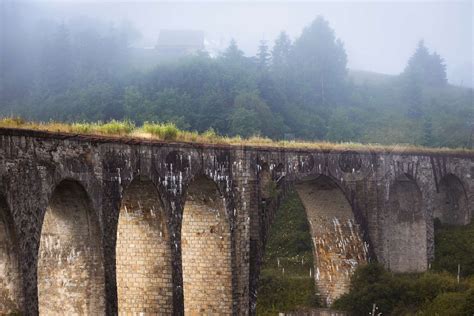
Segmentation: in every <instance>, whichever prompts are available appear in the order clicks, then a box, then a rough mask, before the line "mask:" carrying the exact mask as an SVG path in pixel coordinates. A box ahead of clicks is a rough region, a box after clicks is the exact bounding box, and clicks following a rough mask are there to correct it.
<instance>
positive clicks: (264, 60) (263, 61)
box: [257, 40, 270, 69]
mask: <svg viewBox="0 0 474 316" xmlns="http://www.w3.org/2000/svg"><path fill="white" fill-rule="evenodd" d="M257 62H258V66H259V67H260V69H267V67H268V64H269V63H270V52H269V51H268V45H267V42H266V41H264V40H261V41H260V45H259V46H258V53H257Z"/></svg>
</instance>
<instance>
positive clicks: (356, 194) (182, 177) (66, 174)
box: [0, 129, 474, 315]
mask: <svg viewBox="0 0 474 316" xmlns="http://www.w3.org/2000/svg"><path fill="white" fill-rule="evenodd" d="M265 163H267V165H268V167H269V168H268V170H269V172H270V174H271V179H272V181H273V182H275V183H277V188H278V190H280V188H281V189H282V192H284V189H285V188H287V187H289V186H291V185H292V184H293V183H295V182H296V181H300V180H305V179H307V178H308V177H313V178H315V177H317V176H319V175H325V176H328V177H330V178H331V179H333V180H334V182H335V183H337V186H338V187H339V188H340V189H341V190H342V192H344V196H345V197H347V200H348V201H349V203H350V205H351V207H352V210H353V214H354V220H355V222H357V223H358V224H359V225H360V230H361V232H362V235H363V240H364V241H366V242H367V243H368V244H369V246H368V247H369V253H370V256H371V259H372V260H378V261H379V262H381V263H383V264H384V265H385V266H386V267H390V264H391V263H393V262H394V260H396V258H397V257H399V256H398V255H396V254H395V255H393V254H394V252H393V249H395V250H396V249H398V248H400V249H406V250H407V251H405V252H403V253H402V252H401V251H400V256H401V255H407V256H408V258H414V257H418V259H413V260H415V261H414V263H415V266H417V267H421V269H423V268H424V267H425V268H426V267H427V263H428V262H430V260H432V259H433V257H434V230H433V220H434V218H435V206H436V203H435V200H436V198H435V197H436V195H437V194H439V192H441V190H442V188H441V185H440V184H441V183H440V182H441V181H442V179H443V178H444V177H445V176H446V175H448V174H452V175H454V176H456V177H457V178H458V179H459V181H460V182H461V184H462V186H463V188H464V190H465V192H466V194H465V195H466V199H467V207H466V208H464V211H463V212H465V213H464V214H467V217H468V218H467V222H468V221H470V220H471V219H472V215H473V213H474V160H473V156H472V154H469V153H464V154H460V155H458V154H454V153H434V154H430V155H426V154H420V153H402V152H398V153H384V152H374V153H370V152H364V153H355V152H339V151H334V152H326V151H322V150H296V149H283V148H280V149H273V148H272V149H264V148H252V147H239V148H237V147H228V146H220V145H198V144H183V143H175V144H174V143H161V142H156V141H146V140H137V139H119V138H106V137H89V136H77V135H68V134H54V133H45V132H35V131H23V130H14V129H0V191H1V192H2V193H3V194H4V195H5V200H6V201H8V205H9V206H11V208H10V209H9V210H10V211H11V221H10V222H11V227H12V229H11V231H14V232H15V233H16V237H17V238H16V241H17V243H16V244H17V247H16V249H17V251H16V254H17V257H18V263H19V271H21V278H19V279H20V281H19V282H21V285H20V286H19V288H20V290H21V291H20V292H21V294H20V295H19V297H21V298H23V301H21V299H20V304H19V305H20V309H21V312H22V313H23V314H25V315H38V306H39V305H40V306H46V307H48V308H58V309H63V308H64V309H67V308H66V307H67V306H69V303H70V302H71V300H70V299H71V297H72V295H76V296H77V297H79V298H80V299H79V300H77V302H84V301H87V300H89V301H90V302H91V303H90V304H89V306H99V307H98V308H101V307H100V306H101V305H104V304H105V313H106V314H107V315H116V314H117V313H118V311H119V300H118V296H119V294H118V292H119V291H120V290H119V289H118V287H117V281H118V275H117V271H118V270H117V269H120V268H119V267H117V261H116V259H117V237H118V236H119V234H118V230H119V222H120V221H121V219H120V213H121V211H120V206H121V203H122V201H123V196H124V194H126V193H127V192H126V190H127V187H128V186H129V184H130V182H132V180H133V179H136V178H137V176H138V175H141V176H144V177H146V178H149V179H150V181H151V182H153V184H154V186H155V187H156V188H158V190H159V192H160V194H161V196H160V197H161V200H162V202H163V208H164V211H165V213H166V214H167V215H166V216H167V221H168V225H167V227H168V229H169V232H168V236H169V238H170V246H171V247H170V252H171V265H172V267H171V271H172V272H171V279H172V284H173V286H172V292H173V293H172V302H173V304H172V306H173V314H176V315H182V314H183V313H184V311H185V304H184V301H186V300H187V298H186V296H187V295H186V287H187V285H185V284H184V283H183V276H184V279H185V280H186V276H187V275H188V277H189V275H190V274H187V273H188V272H190V270H189V271H183V269H186V267H187V266H188V264H187V263H186V260H187V259H186V258H187V255H186V247H187V244H186V243H185V241H186V231H187V229H186V225H187V223H186V220H187V219H186V213H187V212H186V211H183V210H184V208H185V207H186V205H192V203H188V202H189V200H188V201H187V202H185V200H186V199H187V195H186V188H188V186H189V185H190V183H191V182H192V179H196V178H198V177H199V176H202V175H206V176H208V177H209V178H210V179H212V181H213V182H214V183H216V184H217V186H218V187H219V193H220V195H219V196H223V199H222V200H221V201H222V204H223V205H224V204H225V206H226V207H225V209H226V210H227V212H228V214H227V217H226V218H227V226H225V227H226V229H227V228H228V229H229V230H228V236H230V237H229V241H228V243H223V244H222V243H221V245H222V247H221V248H219V249H227V250H226V251H225V253H226V255H224V256H221V252H218V251H206V252H205V253H204V255H203V256H199V260H204V259H201V257H202V258H206V256H210V255H211V256H213V261H212V262H211V264H212V265H211V266H212V267H218V269H214V270H216V271H220V272H221V275H224V274H226V280H225V282H219V284H226V285H225V286H224V287H223V288H220V289H219V291H221V292H219V293H221V294H219V295H222V296H217V295H216V296H214V298H213V302H212V303H213V304H214V305H208V306H210V307H209V308H210V309H218V308H221V307H222V308H223V309H225V313H233V314H236V315H245V314H247V313H249V314H252V313H254V311H255V301H256V295H258V293H257V292H256V287H257V285H258V274H259V262H260V261H259V258H258V257H259V256H261V255H262V254H263V253H264V249H263V248H264V242H263V241H264V238H265V236H266V230H267V229H268V227H267V226H269V225H270V223H269V222H271V220H269V219H271V218H272V212H273V210H274V209H275V208H276V206H277V204H278V201H279V199H280V197H281V196H280V195H278V194H277V195H278V196H277V198H272V197H270V199H269V200H270V201H269V202H270V203H269V204H267V203H266V202H265V207H262V205H263V203H261V202H262V197H264V194H265V192H263V194H261V192H260V189H261V185H260V184H263V183H265V181H266V180H265V177H262V178H263V180H262V181H259V177H260V174H259V171H260V170H263V169H262V167H263V166H264V164H265ZM402 174H407V175H409V176H410V178H411V179H412V181H413V182H414V183H416V186H417V187H418V189H419V193H420V196H421V201H422V202H421V211H420V212H421V214H422V215H423V218H424V221H425V224H420V225H414V226H413V225H412V224H413V223H411V222H406V223H408V224H409V227H410V231H414V232H417V234H418V235H419V237H420V239H419V241H420V243H406V240H407V239H406V238H405V237H406V235H404V232H405V230H404V229H400V230H399V231H397V230H395V231H393V230H391V229H392V228H393V227H394V226H393V224H397V223H398V221H399V220H398V219H397V218H395V215H393V214H398V213H397V212H398V211H397V210H395V209H397V208H398V207H400V206H397V203H396V202H393V201H394V198H393V196H394V195H395V193H394V192H395V191H394V190H393V188H394V183H395V180H396V179H397V178H398V177H399V176H400V175H402ZM65 179H68V180H69V181H74V182H75V183H77V184H80V185H79V186H80V187H82V188H83V191H82V192H83V194H82V195H81V194H76V193H77V191H76V193H74V194H65V195H63V197H61V198H55V194H53V191H54V188H56V187H57V186H58V184H60V183H61V182H62V181H64V180H65ZM266 179H268V177H267V178H266ZM191 187H192V185H191ZM66 191H67V190H66ZM79 191H80V190H79ZM141 191H142V190H141ZM141 191H140V192H141ZM189 192H192V190H191V191H189ZM67 196H69V198H66V197H67ZM71 196H75V198H70V197H71ZM80 196H85V198H84V199H82V198H79V197H80ZM208 196H212V193H211V194H210V195H208ZM55 199H56V200H57V201H59V202H61V203H57V204H58V205H63V204H64V205H63V206H61V207H59V206H58V207H53V208H51V207H48V205H49V206H51V205H54V200H55ZM87 200H90V201H89V202H90V203H83V202H79V201H87ZM216 200H217V199H216ZM223 200H225V201H223ZM395 200H397V199H395ZM62 201H64V203H63V202H62ZM213 201H214V199H213ZM66 202H67V203H66ZM392 202H393V203H392ZM204 204H205V203H204ZM399 204H400V203H399ZM391 205H394V206H391ZM51 209H54V210H58V211H57V212H51ZM60 209H61V211H59V210H60ZM222 209H224V207H222ZM80 210H82V211H80ZM76 211H77V212H76ZM417 212H418V211H417ZM45 213H46V215H45ZM49 213H51V214H49ZM202 213H203V212H201V213H200V214H202ZM58 214H62V215H64V214H67V216H62V215H61V216H59V215H58ZM77 214H90V215H91V216H89V215H88V216H83V215H80V216H77ZM219 214H220V213H219ZM51 215H54V216H52V219H49V218H50V217H51ZM392 215H393V216H392ZM183 216H184V217H183ZM391 216H392V217H391ZM397 216H398V215H397ZM71 218H72V219H73V220H70V219H71ZM85 218H88V219H89V220H90V221H88V222H87V221H85V220H84V219H85ZM191 218H200V219H204V217H202V216H197V217H194V216H192V217H190V219H191ZM220 218H222V216H221V217H220ZM43 219H44V222H45V226H44V227H47V226H48V225H47V223H48V222H57V223H55V224H53V225H50V226H51V227H56V230H54V229H46V230H44V231H43V232H42V227H43V226H42V225H43ZM212 220H213V221H215V222H213V223H214V224H212V225H211V224H209V223H211V217H210V216H209V217H206V219H205V220H204V222H206V221H209V223H208V224H209V226H208V227H210V226H215V227H220V225H221V224H220V223H221V222H220V219H219V220H218V219H216V217H215V215H214V216H213V218H212ZM183 221H184V222H183ZM86 222H87V223H88V225H89V230H88V231H89V233H87V234H86V233H85V231H86V229H85V227H87V225H85V224H84V223H86ZM402 222H403V221H402ZM403 223H405V222H403ZM416 223H417V222H416V221H415V224H416ZM330 224H331V223H330ZM410 225H412V226H410ZM400 227H402V226H400ZM182 228H184V229H183V230H182ZM3 230H5V229H3ZM181 232H183V234H184V235H183V236H181ZM208 232H209V233H208V234H207V235H206V238H200V239H198V238H195V240H200V241H202V242H204V240H206V242H207V240H215V241H216V243H215V244H214V245H219V243H218V242H217V239H216V238H214V239H213V238H211V236H216V235H217V234H216V233H215V232H214V233H212V234H211V233H210V230H208ZM0 234H2V233H1V232H0ZM226 234H227V233H226ZM394 234H395V235H396V234H399V236H395V237H396V238H399V239H400V240H397V239H396V238H395V239H394V238H392V237H394V236H393V235H394ZM423 234H425V237H423V236H422V235H423ZM47 235H50V236H51V237H50V238H49V239H54V240H60V245H59V243H57V242H46V240H48V238H47V237H45V236H47ZM165 235H166V234H165ZM92 236H95V237H92ZM97 236H98V237H97ZM191 236H192V235H191ZM196 236H197V234H195V235H194V237H196ZM203 236H204V235H203ZM402 236H404V237H403V238H402ZM53 237H54V238H53ZM223 237H224V238H223V240H226V238H225V234H224V236H223ZM63 238H65V239H64V242H63ZM417 238H418V237H417ZM219 240H220V238H219ZM417 240H418V239H417ZM84 241H87V243H86V242H84ZM181 241H183V245H181ZM191 241H192V240H191ZM81 242H82V244H81ZM119 242H120V240H119ZM86 244H87V246H86ZM423 244H424V248H425V250H424V251H423V250H422V251H421V252H420V251H418V250H419V248H418V247H419V245H423ZM96 245H99V246H98V247H99V248H101V249H102V250H100V251H99V250H97V251H96V250H95V249H96ZM90 247H92V248H91V249H88V248H90ZM213 247H214V246H213ZM215 247H217V246H215ZM193 248H194V247H193ZM3 249H4V248H3ZM72 249H75V250H74V251H75V252H74V253H72ZM119 249H120V248H119ZM198 249H199V247H198ZM215 249H218V247H217V248H215ZM38 250H39V251H38ZM76 250H81V251H77V252H76ZM71 253H72V255H71V256H69V258H76V259H77V260H76V259H75V260H73V261H70V262H71V263H74V264H72V266H74V267H76V263H79V265H82V268H81V271H86V273H85V274H84V275H80V276H75V273H76V272H74V271H77V270H74V269H72V268H71V269H66V267H67V265H65V264H64V262H67V260H64V258H66V259H67V257H68V255H67V254H71ZM88 253H89V254H90V253H93V254H94V255H93V256H89V255H87V254H88ZM391 254H392V255H391ZM101 255H102V257H101ZM118 255H119V257H120V253H118ZM2 257H3V258H4V257H5V256H2ZM58 258H60V259H61V264H59V262H60V261H59V260H58ZM88 258H97V260H95V259H94V260H92V261H90V260H89V259H88ZM222 258H227V259H222ZM182 259H185V260H182ZM100 260H103V265H102V266H103V272H102V273H100V274H101V275H103V279H101V280H100V282H96V280H99V278H98V277H97V278H96V277H95V276H94V273H93V272H92V271H94V270H96V271H99V270H100V269H101V268H100V266H101V265H97V266H95V264H94V262H98V261H100ZM410 260H412V259H410ZM417 260H420V262H425V264H424V267H423V263H420V264H419V263H418V261H417ZM45 262H48V263H47V264H46V265H45V264H44V263H45ZM89 262H90V264H89ZM220 262H226V264H225V265H221V264H220ZM209 263H210V261H209V262H206V263H205V264H204V266H205V267H203V269H207V267H208V266H209ZM3 266H5V265H3ZM225 266H230V267H229V268H224V267H225ZM400 266H401V267H402V269H406V268H407V267H411V264H410V266H406V265H404V264H401V265H400ZM94 267H96V268H94ZM63 268H65V269H63ZM42 269H51V271H52V272H51V274H50V273H49V272H48V273H45V272H43V271H42ZM199 269H201V268H199ZM199 269H195V270H199ZM58 271H59V272H58ZM226 271H231V272H226ZM53 272H54V273H57V275H59V277H58V278H56V277H55V278H54V280H55V281H54V282H58V283H59V282H62V283H61V284H68V285H71V287H69V288H67V289H68V290H67V291H65V293H63V294H61V293H55V292H54V291H51V292H50V291H49V290H48V287H49V288H51V287H52V286H51V283H48V282H50V281H51V280H49V281H48V277H47V276H48V275H55V274H53ZM183 272H184V274H183ZM213 273H215V271H213ZM12 275H13V274H12ZM162 275H166V273H164V274H161V273H160V277H161V276H162ZM229 275H230V276H229ZM214 276H215V275H214ZM0 277H2V276H1V274H0ZM4 279H5V278H4ZM86 279H87V280H86ZM229 279H230V280H231V281H229ZM56 280H59V281H56ZM46 281H48V282H46ZM185 282H186V281H185ZM48 284H49V285H48ZM82 284H86V286H82ZM100 284H102V287H103V290H99V287H101V285H100ZM227 284H229V285H227ZM54 287H56V285H55V286H54ZM86 287H87V291H86V289H85V288H86ZM183 288H184V297H183ZM209 288H211V287H209ZM216 288H217V287H216ZM45 289H46V290H47V291H46V292H44V290H45ZM84 291H86V294H84ZM45 293H46V294H47V295H49V296H50V297H52V298H54V299H53V300H51V303H49V304H51V305H47V303H48V302H45V300H44V299H43V295H44V294H45ZM73 293H74V294H73ZM61 295H62V296H63V297H62V296H61ZM192 297H193V296H191V298H192ZM195 297H198V296H195ZM222 297H223V299H222ZM57 298H60V299H61V300H62V301H61V304H59V303H57V301H56V299H57ZM95 300H97V301H101V302H97V303H94V301H95ZM216 301H218V302H222V301H224V302H226V303H225V304H223V305H225V307H224V306H216V303H215V302H216ZM228 301H230V302H231V303H229V304H227V302H228ZM102 302H103V303H102ZM81 304H82V303H79V305H81ZM206 304H207V303H206ZM209 304H211V303H209ZM59 305H63V306H59ZM73 305H74V304H73ZM159 305H160V306H161V305H162V304H161V303H160V304H159ZM201 308H202V307H201ZM40 309H41V308H40ZM101 310H102V309H101ZM2 312H3V311H2ZM61 313H62V314H64V313H69V310H68V311H67V312H64V311H62V312H61ZM99 314H101V313H99Z"/></svg>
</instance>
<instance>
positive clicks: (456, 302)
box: [333, 223, 474, 316]
mask: <svg viewBox="0 0 474 316" xmlns="http://www.w3.org/2000/svg"><path fill="white" fill-rule="evenodd" d="M473 240H474V224H473V223H471V224H470V225H467V226H461V227H459V226H458V227H456V226H446V225H439V223H438V224H437V225H436V231H435V258H436V259H435V261H434V263H433V266H432V267H433V269H432V270H431V271H428V272H425V273H418V274H393V273H390V272H388V271H387V270H385V269H384V268H383V267H382V266H381V265H379V264H374V263H372V264H369V265H366V266H361V267H359V268H358V269H357V271H356V272H355V274H354V275H353V277H352V279H351V288H350V292H349V293H347V294H346V295H344V296H342V297H341V298H340V299H338V300H337V301H336V302H335V303H334V304H333V307H335V308H339V309H344V310H347V311H350V312H351V315H355V316H357V315H368V314H369V313H370V312H371V310H372V304H376V305H377V307H378V310H377V311H378V312H381V313H382V315H418V316H431V315H439V316H441V315H443V316H444V315H447V316H449V315H453V316H454V315H466V316H467V315H474V242H473ZM458 263H459V264H461V267H462V269H461V278H460V282H459V283H458V281H457V265H458Z"/></svg>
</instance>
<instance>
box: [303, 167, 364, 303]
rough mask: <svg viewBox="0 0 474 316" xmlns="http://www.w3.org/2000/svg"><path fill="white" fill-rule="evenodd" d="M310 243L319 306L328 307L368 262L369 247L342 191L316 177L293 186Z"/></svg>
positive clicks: (328, 179) (325, 178) (346, 288)
mask: <svg viewBox="0 0 474 316" xmlns="http://www.w3.org/2000/svg"><path fill="white" fill-rule="evenodd" d="M295 189H296V192H297V193H298V195H299V197H300V199H301V201H302V203H303V205H304V207H305V210H306V215H307V218H308V222H309V224H310V230H311V236H312V239H313V251H314V259H315V260H314V264H315V267H314V269H315V271H316V273H315V275H314V276H315V282H316V287H317V289H318V292H319V295H320V297H321V300H322V303H324V304H327V305H330V304H332V302H333V301H334V300H335V299H337V298H338V297H340V296H341V295H342V294H344V293H346V292H347V291H348V290H349V285H350V277H351V275H352V273H353V272H354V270H355V268H356V267H357V266H358V265H359V264H364V263H366V262H367V256H368V245H367V244H366V243H365V242H364V238H363V232H362V228H361V227H360V225H359V224H358V223H357V222H356V220H355V216H354V212H353V208H352V206H351V204H350V203H349V200H348V199H347V198H346V195H345V194H344V192H343V190H342V189H341V188H340V187H339V186H338V184H337V183H336V182H335V181H334V180H333V179H332V178H330V177H328V176H325V175H318V176H316V177H313V178H311V179H306V180H304V181H300V182H298V183H297V184H296V185H295Z"/></svg>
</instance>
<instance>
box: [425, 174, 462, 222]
mask: <svg viewBox="0 0 474 316" xmlns="http://www.w3.org/2000/svg"><path fill="white" fill-rule="evenodd" d="M434 217H435V218H438V219H439V220H440V221H441V222H442V223H445V224H450V225H466V224H468V223H469V219H470V216H469V204H468V199H467V195H466V190H465V188H464V186H463V184H462V182H461V181H460V180H459V178H458V177H456V176H454V175H452V174H447V175H446V176H444V177H443V178H442V179H441V181H440V183H439V186H438V191H437V194H436V196H435V201H434Z"/></svg>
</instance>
